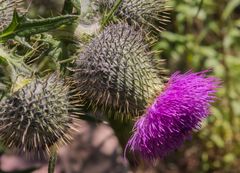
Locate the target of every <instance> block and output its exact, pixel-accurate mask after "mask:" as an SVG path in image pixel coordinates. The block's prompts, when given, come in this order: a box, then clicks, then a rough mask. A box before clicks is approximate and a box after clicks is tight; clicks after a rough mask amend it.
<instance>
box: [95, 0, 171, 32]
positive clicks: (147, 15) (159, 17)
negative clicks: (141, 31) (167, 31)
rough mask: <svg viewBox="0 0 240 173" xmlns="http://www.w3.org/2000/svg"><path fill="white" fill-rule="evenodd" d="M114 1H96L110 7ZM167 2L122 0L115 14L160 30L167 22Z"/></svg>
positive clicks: (164, 0) (163, 0)
mask: <svg viewBox="0 0 240 173" xmlns="http://www.w3.org/2000/svg"><path fill="white" fill-rule="evenodd" d="M116 1H117V0H109V1H108V0H98V3H99V5H100V6H102V7H105V8H107V9H110V8H113V6H114V4H115V3H116ZM167 2H168V0H122V2H121V4H120V6H119V7H118V9H117V11H116V13H115V14H116V16H118V17H120V18H122V19H123V20H126V21H128V22H130V23H132V24H138V25H145V26H147V27H150V28H154V29H155V30H157V31H161V30H163V29H164V26H165V24H166V23H167V22H169V18H168V13H167V12H168V11H169V7H168V5H167Z"/></svg>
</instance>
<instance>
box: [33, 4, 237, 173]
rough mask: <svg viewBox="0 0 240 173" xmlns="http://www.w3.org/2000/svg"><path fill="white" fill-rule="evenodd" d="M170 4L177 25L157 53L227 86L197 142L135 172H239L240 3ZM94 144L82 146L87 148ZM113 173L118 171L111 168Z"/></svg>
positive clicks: (48, 9) (43, 12)
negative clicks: (218, 80)
mask: <svg viewBox="0 0 240 173" xmlns="http://www.w3.org/2000/svg"><path fill="white" fill-rule="evenodd" d="M170 1H171V2H170V3H171V6H172V11H171V12H170V17H171V22H170V23H168V25H167V26H166V31H164V32H162V33H159V41H158V42H157V43H156V44H155V45H154V46H153V49H154V50H160V51H161V52H162V53H161V54H160V57H159V58H161V59H165V60H166V68H167V69H169V70H170V73H172V72H175V71H178V70H179V71H182V72H185V71H188V70H193V71H200V70H203V69H212V72H211V73H212V75H213V76H217V77H219V78H220V79H221V80H222V81H223V83H222V88H221V89H220V90H219V92H218V96H219V99H218V100H217V101H216V103H215V104H214V106H213V107H212V109H211V112H212V115H211V116H210V117H209V118H208V120H207V122H204V124H203V127H202V129H201V130H200V131H199V132H197V133H195V134H194V135H193V137H192V139H190V140H189V141H187V142H185V144H184V145H183V146H182V147H181V148H180V149H179V150H178V151H176V152H174V153H171V154H170V155H169V156H168V157H166V158H165V159H162V160H161V161H159V162H158V163H156V164H155V165H153V166H151V167H147V166H146V165H141V166H139V167H136V168H135V169H136V170H135V172H139V173H141V172H147V173H148V172H149V173H155V172H156V173H158V172H159V173H161V172H163V173H205V172H206V173H212V172H213V173H238V172H240V0H204V1H201V0H170ZM62 3H63V2H62V0H61V1H60V0H33V1H32V6H31V8H30V13H31V15H32V16H36V15H38V16H51V15H55V14H60V12H61V5H62ZM119 126H121V125H119ZM122 127H123V126H122ZM119 129H120V131H121V128H119ZM108 130H109V129H108ZM110 131H111V130H110ZM116 133H117V132H116ZM121 133H122V132H121ZM126 133H129V132H126ZM128 135H129V134H126V136H128ZM123 136H124V134H123ZM114 140H116V139H115V138H114ZM120 142H121V141H120ZM89 144H90V143H89V142H87V143H82V145H86V146H88V145H89ZM79 145H81V144H79ZM110 145H111V144H110ZM111 146H113V145H111ZM83 148H84V147H83ZM89 152H90V150H89ZM117 153H118V152H117ZM120 153H121V152H120ZM95 154H97V153H95ZM115 154H116V153H115ZM102 157H103V158H106V157H104V156H102ZM79 159H81V157H80V158H79ZM98 159H99V160H101V159H102V158H100V157H98ZM95 161H96V160H95ZM90 162H91V161H90ZM98 163H99V162H98ZM121 164H122V162H121ZM125 168H126V169H125ZM125 168H124V169H123V168H122V167H120V168H119V169H118V171H119V172H128V171H127V169H128V166H125ZM83 172H84V171H83ZM86 172H89V173H90V172H91V171H86ZM105 172H107V171H105ZM108 172H109V173H111V172H117V171H114V169H111V170H108ZM95 173H97V172H95ZM102 173H104V171H103V172H102Z"/></svg>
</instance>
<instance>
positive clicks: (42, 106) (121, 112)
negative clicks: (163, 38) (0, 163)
mask: <svg viewBox="0 0 240 173" xmlns="http://www.w3.org/2000/svg"><path fill="white" fill-rule="evenodd" d="M22 2H23V1H21V0H16V1H14V0H12V1H10V0H9V1H8V0H0V75H1V76H0V141H1V144H3V145H4V146H5V147H6V148H7V149H10V150H16V151H18V152H23V153H28V154H31V155H33V156H36V155H37V156H39V155H47V154H50V163H49V165H50V167H49V172H53V171H54V162H55V161H56V157H57V154H56V153H52V152H51V150H52V148H54V149H55V148H57V146H61V144H65V145H68V144H69V142H71V138H72V135H73V132H74V131H75V132H76V131H78V129H79V128H80V127H78V120H79V119H81V120H84V121H94V122H97V123H101V122H103V121H105V122H106V121H107V123H109V124H110V125H112V124H111V120H112V119H111V118H112V117H111V116H112V115H113V116H114V118H115V120H116V121H118V123H119V124H122V122H123V120H125V121H128V122H129V123H130V124H131V123H133V122H134V121H136V123H135V125H134V127H133V134H132V137H131V138H130V139H129V142H128V143H127V145H126V151H128V150H130V151H132V152H133V153H137V154H139V155H140V156H141V158H143V159H145V160H148V161H153V160H156V159H159V158H160V159H161V158H162V157H164V156H166V155H167V154H168V153H169V152H171V151H172V150H175V149H177V148H178V147H179V146H180V145H181V144H182V143H183V141H184V140H186V139H187V138H188V137H189V136H190V135H191V133H192V132H193V131H194V130H199V129H200V126H201V122H202V121H203V120H204V119H206V118H207V117H208V115H209V113H210V111H209V109H210V104H211V103H212V102H213V101H214V99H215V98H216V96H215V94H216V89H217V88H218V87H219V83H220V82H219V80H218V79H216V78H214V77H208V76H207V72H206V71H203V72H198V73H193V72H187V73H184V74H181V73H174V74H173V75H172V76H171V77H170V79H168V77H167V73H166V71H167V70H165V68H164V63H162V61H161V60H160V58H159V57H157V58H158V60H156V56H158V54H155V52H154V51H152V43H149V40H151V39H149V38H147V37H148V36H149V35H147V34H146V33H148V32H151V31H154V32H155V33H156V32H158V31H160V30H162V26H163V24H165V23H166V21H168V19H167V17H166V14H165V13H166V11H167V10H168V9H169V8H168V6H167V1H165V0H148V1H147V0H139V1H137V0H132V1H130V0H111V1H105V0H96V1H94V2H96V4H95V5H97V6H98V9H101V10H100V11H101V12H102V13H100V14H97V15H101V16H100V17H99V16H97V17H96V18H94V17H92V15H95V13H92V12H91V14H89V13H90V12H89V13H88V11H87V10H86V9H88V8H87V7H85V9H83V8H82V4H81V2H82V1H76V0H66V1H65V3H64V6H63V10H62V11H63V12H62V15H59V16H53V17H49V18H37V19H36V18H30V17H28V15H27V14H26V15H21V12H22V11H23V8H22V7H21V5H22ZM84 2H85V1H84ZM87 4H91V3H87ZM102 10H103V11H102ZM81 13H84V15H82V14H81ZM89 16H90V18H94V22H96V23H97V24H101V27H97V30H94V34H88V33H91V32H90V31H89V32H88V31H86V30H88V27H83V26H85V25H84V24H83V23H82V21H84V22H85V21H86V20H87V19H88V17H89ZM83 18H84V19H83ZM115 19H117V20H115ZM119 19H120V20H119ZM95 20H98V21H95ZM86 23H87V22H86ZM89 23H90V24H91V22H89ZM79 26H80V27H79ZM90 26H91V25H90ZM79 28H85V32H86V33H85V32H84V30H81V31H80V32H79ZM86 28H87V29H86ZM76 34H80V35H81V36H78V35H76ZM85 34H87V36H86V35H85ZM82 36H86V37H84V38H83V37H82ZM150 37H152V36H151V35H150ZM153 37H154V36H153ZM159 64H160V66H159ZM68 81H71V82H68ZM97 115H102V116H97ZM113 128H114V126H113ZM122 128H125V127H122ZM55 151H57V150H55Z"/></svg>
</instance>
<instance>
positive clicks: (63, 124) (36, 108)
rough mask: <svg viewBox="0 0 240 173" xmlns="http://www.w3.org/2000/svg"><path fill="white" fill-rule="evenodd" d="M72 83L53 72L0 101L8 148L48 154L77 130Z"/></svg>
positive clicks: (0, 131) (0, 134)
mask: <svg viewBox="0 0 240 173" xmlns="http://www.w3.org/2000/svg"><path fill="white" fill-rule="evenodd" d="M72 93H73V91H72V92H71V91H70V86H68V85H67V84H66V82H65V81H63V80H61V79H59V76H58V75H51V76H49V77H48V78H46V79H36V80H33V81H32V82H31V83H29V84H27V85H25V86H24V87H23V88H21V89H19V90H18V91H16V92H15V93H13V94H12V95H11V96H10V97H8V98H6V99H5V100H3V101H2V102H1V103H0V122H1V123H0V139H1V140H2V142H3V144H4V145H6V147H8V148H9V149H12V150H16V151H17V152H24V153H27V154H30V155H31V154H37V155H38V156H42V155H46V153H49V152H50V149H49V148H50V147H52V146H56V147H58V145H60V144H65V143H66V142H68V141H69V140H70V139H71V134H72V132H74V131H75V128H74V127H75V124H76V121H77V119H76V118H75V117H76V114H77V113H76V112H75V111H76V110H77V109H78V108H80V107H79V106H80V105H78V103H76V102H75V101H74V100H75V98H74V97H75V95H74V94H72Z"/></svg>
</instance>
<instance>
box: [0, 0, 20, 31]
mask: <svg viewBox="0 0 240 173" xmlns="http://www.w3.org/2000/svg"><path fill="white" fill-rule="evenodd" d="M23 3H24V0H0V32H1V31H3V30H4V29H5V28H6V27H7V26H8V25H9V24H10V22H11V21H12V17H13V12H14V10H15V9H16V10H18V11H23V8H22V6H23Z"/></svg>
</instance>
